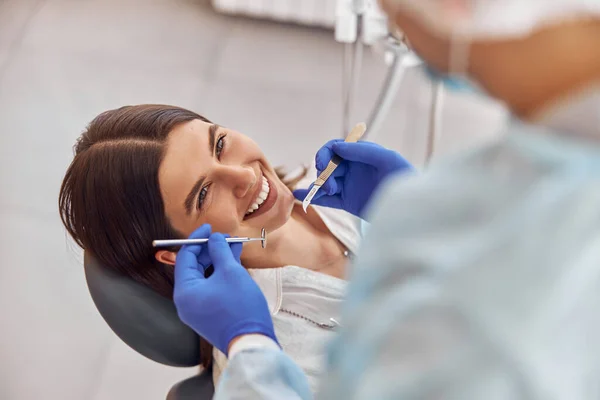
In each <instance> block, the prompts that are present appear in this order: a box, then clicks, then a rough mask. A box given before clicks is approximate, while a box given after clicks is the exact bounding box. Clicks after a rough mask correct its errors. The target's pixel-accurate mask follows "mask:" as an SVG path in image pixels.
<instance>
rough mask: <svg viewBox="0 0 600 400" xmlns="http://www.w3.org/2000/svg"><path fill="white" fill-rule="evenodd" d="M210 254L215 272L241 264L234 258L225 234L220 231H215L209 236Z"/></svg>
mask: <svg viewBox="0 0 600 400" xmlns="http://www.w3.org/2000/svg"><path fill="white" fill-rule="evenodd" d="M208 254H209V256H210V259H211V260H212V263H213V265H214V266H215V273H219V271H220V270H222V269H224V268H228V267H230V266H231V265H235V264H239V262H238V261H237V260H236V259H235V258H234V255H233V251H232V249H231V247H230V245H229V243H227V241H226V240H225V236H223V235H222V234H220V233H213V234H212V235H210V238H208Z"/></svg>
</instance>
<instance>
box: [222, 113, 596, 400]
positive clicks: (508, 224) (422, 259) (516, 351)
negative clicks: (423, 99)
mask: <svg viewBox="0 0 600 400" xmlns="http://www.w3.org/2000/svg"><path fill="white" fill-rule="evenodd" d="M598 131H599V132H598V133H599V134H600V127H598ZM401 180H404V182H400V181H401ZM372 204H373V207H372V208H371V211H372V213H371V218H368V219H369V220H370V221H371V222H372V226H371V228H370V231H369V234H368V235H367V237H366V239H365V241H364V242H363V246H362V248H361V251H360V252H359V254H358V257H357V259H356V261H355V263H354V265H353V269H352V273H351V276H350V287H349V295H348V296H349V297H348V300H347V302H346V304H345V309H344V312H343V319H342V321H341V324H342V326H343V328H342V329H340V336H339V337H338V338H337V339H336V340H335V341H334V342H333V343H332V344H331V346H330V348H329V357H328V366H327V367H326V370H327V371H328V374H327V375H326V376H324V377H323V385H322V388H321V389H322V390H321V391H320V392H319V394H317V395H316V398H317V399H321V398H322V399H345V400H346V399H378V400H385V399H404V400H406V399H411V400H412V399H432V400H433V399H440V398H443V399H461V400H464V399H467V400H468V399H486V400H496V399H498V400H505V399H544V400H548V399H561V400H562V399H565V400H567V399H568V400H573V399H598V398H600V380H599V379H598V377H600V356H599V355H598V353H597V352H596V350H597V349H598V348H599V347H598V345H597V342H598V338H599V337H600V312H599V310H598V308H599V306H600V145H599V144H598V142H593V141H590V142H585V141H578V139H574V138H571V137H568V135H567V134H564V135H563V136H561V135H560V134H557V133H555V132H551V131H547V130H544V129H542V128H537V127H533V126H528V125H522V124H520V123H514V124H513V125H512V126H511V127H510V129H509V133H508V134H507V135H506V136H504V137H503V138H502V139H500V140H499V141H498V142H496V143H494V144H492V145H489V146H487V147H485V148H480V149H478V150H476V151H473V152H471V153H469V154H463V155H462V156H460V157H459V158H456V159H454V160H450V161H449V162H447V163H445V164H443V165H438V166H434V167H433V168H432V169H430V170H429V171H428V172H427V173H425V174H424V175H422V176H420V177H419V178H418V179H410V178H409V179H407V178H403V177H398V178H394V179H391V180H390V181H389V182H387V183H386V184H385V185H384V187H383V188H382V190H380V191H379V193H378V195H377V196H376V199H375V200H374V201H373V202H372ZM307 388H308V385H307V383H306V379H305V377H304V376H303V374H302V371H301V370H300V369H299V368H298V367H297V366H295V364H294V363H293V362H292V361H291V360H290V359H289V358H287V356H286V355H285V354H284V353H282V352H276V351H272V350H250V351H243V352H241V353H239V354H237V355H236V356H235V357H233V358H232V359H231V360H230V363H229V366H228V368H227V370H226V371H225V373H224V374H223V376H222V379H221V381H220V384H219V387H218V390H217V394H216V396H215V399H217V400H219V399H227V400H230V399H259V398H260V399H277V400H287V399H310V398H312V394H311V393H310V392H309V391H308V390H307Z"/></svg>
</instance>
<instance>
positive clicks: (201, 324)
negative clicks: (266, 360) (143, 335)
mask: <svg viewBox="0 0 600 400" xmlns="http://www.w3.org/2000/svg"><path fill="white" fill-rule="evenodd" d="M209 235H210V238H209V241H208V244H203V245H188V246H183V247H182V248H181V249H180V250H179V252H178V253H177V260H176V261H175V289H174V293H173V299H174V302H175V306H176V307H177V313H178V314H179V318H180V319H181V320H182V321H183V322H184V323H185V324H187V325H189V326H190V327H191V328H192V329H193V330H195V331H196V332H197V333H198V334H199V335H200V336H202V337H203V338H205V339H206V340H207V341H209V342H210V343H211V344H212V345H213V346H215V347H216V348H218V349H219V350H221V351H222V352H223V353H225V354H227V353H228V349H229V344H230V343H231V341H232V340H233V339H235V338H236V337H239V336H241V335H244V334H253V333H254V334H262V335H265V336H268V337H270V338H271V339H273V340H275V341H276V342H277V338H276V337H275V331H274V329H273V321H272V319H271V314H270V312H269V308H268V306H267V300H266V299H265V297H264V295H263V293H262V292H261V290H260V289H259V287H258V286H257V285H256V283H255V282H254V280H253V279H252V278H251V277H250V274H248V271H246V270H245V269H244V267H243V266H242V265H241V264H240V254H241V253H242V244H241V243H232V244H231V245H230V244H229V243H227V242H226V241H225V236H223V235H222V234H220V233H214V234H212V235H211V227H210V225H203V226H201V227H200V228H198V229H197V230H196V231H195V232H194V233H192V235H191V236H190V239H200V238H206V237H209ZM210 265H213V267H214V272H213V273H212V275H210V276H209V277H205V270H206V269H207V268H208V267H209V266H210Z"/></svg>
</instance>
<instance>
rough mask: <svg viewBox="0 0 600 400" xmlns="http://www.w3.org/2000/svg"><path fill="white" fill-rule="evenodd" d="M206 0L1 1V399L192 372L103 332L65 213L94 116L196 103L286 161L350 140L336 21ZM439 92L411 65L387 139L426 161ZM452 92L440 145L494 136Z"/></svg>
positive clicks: (149, 382) (160, 381)
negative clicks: (320, 25)
mask: <svg viewBox="0 0 600 400" xmlns="http://www.w3.org/2000/svg"><path fill="white" fill-rule="evenodd" d="M207 3H208V1H206V0H198V1H191V0H187V1H186V0H136V1H135V0H129V1H127V0H46V1H44V0H37V1H36V0H0V185H1V187H2V191H1V194H0V215H1V216H0V221H1V236H0V239H1V240H0V250H1V253H2V255H3V266H2V267H1V269H0V271H1V274H0V301H1V305H2V307H1V310H2V311H1V314H0V321H2V329H0V398H1V399H10V400H25V399H27V400H29V399H61V400H71V399H73V400H81V399H94V400H104V399H110V400H119V399H163V398H164V396H165V393H166V392H167V391H168V389H169V387H170V386H171V385H172V384H174V383H175V382H177V381H178V380H180V379H182V378H184V377H186V376H188V375H190V374H192V373H194V370H193V369H175V368H168V367H163V366H161V365H159V364H156V363H153V362H151V361H148V360H146V359H144V358H143V357H142V356H139V355H137V354H136V353H134V352H133V351H131V350H129V349H128V348H127V347H126V346H125V345H124V344H122V343H121V342H120V340H119V339H118V338H117V337H116V336H115V335H114V334H113V333H112V332H111V331H110V330H109V328H108V327H107V326H106V325H105V324H104V322H103V321H102V319H101V318H100V316H99V315H98V313H97V312H96V309H95V308H94V305H93V304H92V302H91V300H90V297H89V294H88V292H87V288H86V286H85V282H84V276H83V270H82V268H81V259H82V255H81V253H80V251H79V250H77V249H76V248H75V247H74V246H73V245H72V244H71V242H70V241H68V240H67V239H66V237H65V233H64V230H63V228H62V226H61V224H60V220H59V218H58V214H57V205H56V203H57V194H58V188H59V184H60V182H61V179H62V175H63V173H64V171H65V169H66V166H67V165H68V163H69V161H70V159H71V156H72V153H71V146H72V145H73V143H74V141H75V138H76V137H77V136H78V134H79V133H80V131H81V130H82V129H83V127H84V126H85V124H86V123H87V122H88V121H89V120H91V119H92V118H93V117H94V116H95V115H96V114H98V113H99V112H101V111H103V110H105V109H107V108H114V107H118V106H120V105H124V104H132V103H153V102H154V103H172V104H177V105H181V106H185V107H189V108H192V109H194V110H196V111H198V112H200V113H203V114H205V115H206V116H208V117H210V118H211V119H212V120H214V121H217V122H219V123H221V124H223V125H228V126H232V127H235V128H236V129H238V130H240V131H242V132H245V133H247V134H248V135H250V136H252V137H253V138H254V139H256V140H257V141H258V142H259V144H261V146H262V147H263V149H264V150H265V152H266V154H267V155H269V156H270V158H271V159H272V161H273V163H275V164H285V165H288V166H289V167H294V166H295V165H297V164H298V163H301V162H310V160H311V159H312V157H313V154H314V152H315V151H316V149H317V148H318V147H319V146H320V145H321V144H322V143H323V142H325V141H326V140H328V139H329V138H331V137H334V136H339V135H340V130H341V124H340V118H341V102H340V95H341V90H342V89H341V79H340V75H341V59H342V48H341V46H340V45H339V44H337V43H336V42H335V41H334V40H333V38H332V33H331V32H328V31H324V30H313V29H307V28H303V27H295V26H288V25H280V24H277V23H273V22H260V21H254V20H248V19H241V18H234V17H229V16H222V15H218V14H215V13H214V12H213V11H212V10H211V8H210V7H209V5H208V4H207ZM365 57H366V59H365V62H364V66H363V74H364V79H363V81H362V85H361V94H360V96H359V100H358V104H357V113H356V116H355V118H354V120H356V121H358V120H361V119H365V118H366V115H367V113H368V111H369V108H370V106H371V104H372V102H373V100H374V98H375V96H376V93H377V89H378V86H379V84H380V82H381V81H382V79H383V74H384V72H385V65H384V64H383V61H382V57H381V56H380V55H377V54H372V53H371V52H369V51H367V52H366V54H365ZM429 93H430V90H429V85H428V83H427V81H426V79H425V78H424V77H423V76H422V75H421V74H420V73H419V72H417V71H411V72H410V73H408V74H407V77H406V82H405V83H404V85H403V86H402V89H401V91H400V93H399V94H398V97H397V99H396V104H395V107H394V111H393V115H392V116H390V118H388V120H387V122H386V124H385V127H384V128H385V129H384V130H383V132H382V133H381V134H379V135H378V136H377V140H378V141H380V142H381V143H383V144H385V145H388V146H392V147H394V148H396V149H399V150H401V151H402V152H403V153H404V154H405V155H407V157H408V158H409V159H411V160H412V161H414V162H416V163H421V162H422V161H423V154H424V151H425V135H426V132H427V126H428V122H427V121H428V117H427V112H428V107H429ZM446 100H447V101H446V103H445V104H446V106H445V108H444V113H443V121H444V129H443V131H442V136H441V139H440V145H439V154H442V153H444V152H448V151H451V150H454V149H457V148H459V147H463V146H466V145H468V144H469V143H473V142H474V141H476V140H479V139H482V138H485V137H488V136H489V135H492V134H494V132H496V131H497V128H498V126H499V124H500V123H501V122H502V119H503V117H504V114H503V111H502V109H501V108H500V107H498V106H497V105H494V104H488V103H481V102H479V101H478V100H477V99H475V98H473V97H469V96H465V95H461V96H457V95H453V96H448V97H447V99H446ZM450 131H452V132H453V134H449V132H450ZM290 143H292V144H293V146H290Z"/></svg>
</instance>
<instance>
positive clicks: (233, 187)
mask: <svg viewBox="0 0 600 400" xmlns="http://www.w3.org/2000/svg"><path fill="white" fill-rule="evenodd" d="M158 180H159V184H160V189H161V194H162V197H163V201H164V204H165V210H166V214H167V217H168V218H169V220H170V222H171V224H172V225H173V227H174V228H175V229H176V230H178V231H179V232H182V233H183V234H184V235H185V236H186V237H187V236H189V235H190V234H191V233H192V232H193V231H194V230H195V229H196V228H198V227H199V226H200V225H202V224H204V223H209V224H211V225H212V230H213V232H222V233H228V234H230V235H232V236H258V235H260V230H261V228H263V227H264V228H265V229H266V230H267V232H272V231H274V230H276V229H277V228H279V227H281V226H282V225H283V224H284V223H285V222H286V221H287V220H288V218H289V217H290V215H291V212H292V208H293V204H294V196H293V194H292V192H291V191H290V190H289V189H288V188H287V187H286V186H285V185H284V184H283V182H281V180H280V179H279V178H278V177H277V175H276V174H275V171H274V169H273V167H272V166H271V165H270V164H269V162H268V161H267V160H266V158H265V155H264V154H263V153H262V151H261V150H260V148H259V147H258V145H257V144H256V143H255V142H254V141H252V140H251V139H250V138H248V137H247V136H244V135H242V134H241V133H239V132H236V131H234V130H231V129H228V128H223V127H219V126H217V125H212V124H209V123H206V122H203V121H200V120H194V121H190V122H187V123H185V124H181V125H179V126H177V127H176V128H175V129H173V131H171V133H170V134H169V137H168V140H167V147H166V153H165V157H164V159H163V161H162V163H161V165H160V168H159V172H158Z"/></svg>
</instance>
